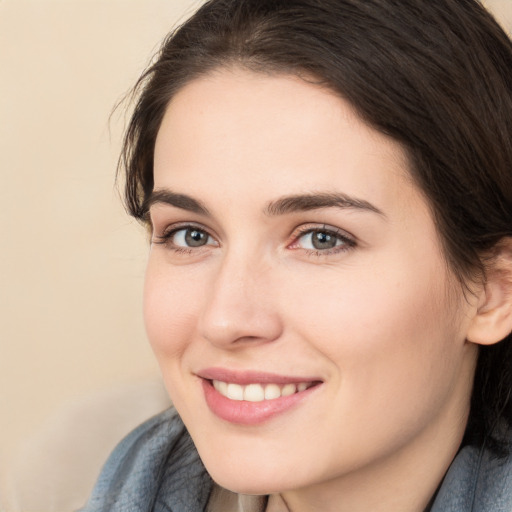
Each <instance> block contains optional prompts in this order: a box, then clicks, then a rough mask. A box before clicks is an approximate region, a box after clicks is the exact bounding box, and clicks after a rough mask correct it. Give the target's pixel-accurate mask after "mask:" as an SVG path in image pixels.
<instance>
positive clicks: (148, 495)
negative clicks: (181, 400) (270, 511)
mask: <svg viewBox="0 0 512 512" xmlns="http://www.w3.org/2000/svg"><path fill="white" fill-rule="evenodd" d="M213 488H214V484H213V482H212V480H211V478H210V477H209V476H208V474H207V472H206V470H205V469H204V466H203V465H202V463H201V461H200V459H199V456H198V454H197V451H196V449H195V447H194V445H193V443H192V440H191V439H190V436H189V435H188V432H187V431H186V429H185V427H184V425H183V423H182V422H181V420H180V418H179V416H178V415H177V413H176V411H175V410H174V409H169V410H168V411H166V412H164V413H162V414H160V415H158V416H155V417H154V418H152V419H150V420H149V421H147V422H145V423H143V424H142V425H141V426H140V427H138V428H137V429H136V430H134V431H133V432H132V433H131V434H129V435H128V436H127V437H126V438H125V439H124V440H123V441H121V443H120V444H119V445H118V446H117V448H116V449H115V450H114V452H113V453H112V455H111V456H110V458H109V459H108V461H107V463H106V464H105V466H104V468H103V470H102V473H101V475H100V477H99V480H98V482H97V483H96V486H95V488H94V491H93V493H92V496H91V498H90V500H89V502H88V504H87V505H86V506H85V507H84V508H83V509H82V510H81V512H204V511H205V510H207V508H208V510H211V503H210V504H208V502H209V498H210V494H211V492H212V489H213ZM250 500H251V501H250V503H252V505H250V506H249V507H248V508H249V509H250V510H258V509H260V510H261V509H263V510H264V502H265V499H264V498H253V497H251V498H250ZM258 504H259V505H258ZM234 509H236V510H247V509H246V508H245V507H244V506H241V507H240V508H238V507H235V508H234ZM431 512H512V457H508V458H507V459H505V460H497V459H496V458H494V457H493V456H492V455H491V454H490V453H489V452H488V451H486V450H482V449H478V448H475V447H469V446H467V447H464V448H462V450H460V452H459V453H458V455H457V456H456V458H455V460H454V461H453V463H452V465H451V466H450V469H449V470H448V473H447V474H446V476H445V478H444V480H443V482H442V484H441V487H440V489H439V492H438V494H437V496H436V499H435V501H434V504H433V506H432V508H431Z"/></svg>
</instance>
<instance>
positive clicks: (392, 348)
mask: <svg viewBox="0 0 512 512" xmlns="http://www.w3.org/2000/svg"><path fill="white" fill-rule="evenodd" d="M154 175H155V190H156V191H162V190H164V191H172V192H173V193H177V194H185V195H187V196H190V197H191V198H193V199H194V200H195V201H198V202H200V203H201V204H202V205H203V206H204V207H205V209H207V210H208V213H206V212H205V211H190V210H189V206H190V205H187V204H181V205H180V206H173V205H170V204H167V203H166V202H164V201H161V200H159V198H158V197H156V196H155V201H154V202H153V204H152V206H151V208H150V215H151V223H152V236H153V243H152V246H151V251H150V255H149V262H148V267H147V275H146V284H145V322H146V327H147V332H148V336H149V339H150V342H151V345H152V347H153V349H154V352H155V354H156V357H157V359H158V361H159V364H160V367H161V370H162V373H163V376H164V380H165V383H166V386H167V388H168V391H169V393H170V396H171V398H172V400H173V402H174V404H175V406H176V408H177V409H178V411H179V413H180V415H181V416H182V418H183V421H184V422H185V424H186V425H187V427H188V429H189V431H190V433H191V435H192V437H193V439H194V442H195V444H196V446H197V448H198V451H199V453H200V455H201V458H202V459H203V462H204V464H205V465H206V468H207V469H208V471H209V473H210V474H211V475H212V477H213V478H214V480H215V481H216V482H217V483H219V484H220V485H222V486H224V487H226V488H228V489H230V490H233V491H235V492H242V493H248V494H270V495H272V496H271V498H270V504H269V509H272V510H281V509H285V510H286V509H289V510H293V511H294V512H301V511H312V510H323V511H326V512H329V511H331V510H332V511H337V512H344V511H350V512H358V511H361V512H363V511H365V512H367V511H368V510H372V511H377V512H378V511H389V510H394V511H398V512H399V511H404V512H405V511H407V512H411V511H422V510H424V509H425V508H426V507H427V505H428V503H429V501H430V500H431V497H432V496H433V494H434V493H435V490H436V488H437V486H438V485H439V483H440V481H441V480H442V478H443V475H444V473H445V472H446V470H447V468H448V466H449V465H450V462H451V461H452V459H453V457H454V456H455V453H456V451H457V449H458V446H459V444H460V441H461V439H462V435H463V432H464V428H465V424H466V421H467V416H468V412H469V399H470V395H471V383H472V376H473V374H474V368H475V361H476V357H477V350H476V346H475V345H473V344H471V343H468V342H467V341H466V337H467V336H466V335H467V332H468V329H469V327H470V325H471V322H472V319H473V317H474V316H475V312H476V308H477V305H475V304H474V303H473V302H472V299H471V297H469V298H468V300H466V299H465V298H464V296H463V293H462V290H461V289H460V286H459V285H458V284H457V283H456V281H455V279H454V277H453V275H452V273H451V272H450V270H449V269H448V268H447V264H446V261H445V258H444V255H443V253H442V249H441V244H440V241H439V237H438V234H437V231H436V228H435V225H434V221H433V218H432V215H431V212H430V210H429V207H428V204H427V202H426V200H425V198H424V197H423V195H422V193H421V192H420V190H419V189H418V188H417V186H416V185H415V184H414V183H413V182H412V180H411V178H410V176H409V173H408V162H407V158H406V155H405V154H404V152H403V150H402V148H401V147H400V146H399V144H397V143H396V142H394V141H393V140H391V139H389V138H387V137H385V136H384V135H382V134H380V133H378V132H376V131H375V130H373V129H372V128H370V127H369V126H367V125H366V124H365V123H364V122H362V121H361V120H360V119H359V118H358V116H357V115H356V114H355V113H354V112H353V110H352V108H351V107H350V105H349V104H347V103H346V102H345V101H344V100H342V99H340V97H338V96H337V95H335V94H334V93H332V92H330V91H328V90H326V89H323V88H321V87H319V86H317V85H314V84H311V83H308V82H306V81H303V80H301V79H300V78H297V77H294V76H284V75H263V74H253V73H251V72H248V71H244V70H238V69H222V70H218V71H216V72H215V73H212V74H210V75H208V76H206V77H203V78H200V79H196V80H195V81H193V82H191V83H190V84H188V85H186V86H185V87H184V88H183V89H182V90H181V91H179V92H178V93H177V95H176V96H175V97H174V98H173V99H172V100H171V102H170V104H169V106H168V109H167V112H166V114H165V117H164V119H163V123H162V125H161V128H160V131H159V134H158V137H157V141H156V148H155V166H154ZM312 193H316V194H318V193H330V194H332V193H338V194H345V195H348V196H350V197H351V198H356V199H357V200H359V201H364V202H366V203H368V204H366V203H365V204H366V207H365V208H359V207H353V206H352V207H348V208H347V207H345V208H341V207H339V206H328V207H321V208H315V209H309V210H303V209H300V208H298V211H286V212H275V211H274V212H272V213H270V212H269V211H268V210H269V208H268V205H269V203H271V202H276V201H278V200H279V199H280V198H283V197H285V196H290V195H294V196H295V195H301V194H312ZM369 205H371V206H369ZM372 208H374V209H375V210H378V212H376V211H372ZM196 210H197V208H196ZM188 224H192V225H193V226H194V227H195V228H196V229H200V230H203V231H204V233H205V235H204V236H205V238H204V240H205V242H206V243H205V245H201V246H198V247H188V246H187V243H186V240H185V238H184V236H183V235H184V234H185V231H177V232H176V233H175V235H174V236H171V237H170V238H168V239H167V240H165V241H164V240H163V239H162V237H163V235H164V234H166V233H169V232H170V231H172V230H173V229H174V230H179V229H184V227H183V226H185V228H186V226H187V225H188ZM308 229H309V230H311V229H316V230H317V231H320V232H325V230H329V231H330V232H331V233H334V235H332V236H334V238H335V239H336V240H337V242H336V246H335V247H334V248H333V249H329V250H325V249H321V250H318V249H315V247H313V245H312V243H311V235H310V234H304V231H305V230H308ZM301 230H302V231H301ZM338 236H341V238H337V237H338ZM347 240H348V241H347ZM208 367H222V368H228V369H235V370H257V371H264V372H272V373H277V374H280V375H288V376H289V375H293V376H304V377H306V376H307V377H310V376H315V377H318V378H319V379H321V381H322V384H321V385H320V386H318V387H317V388H316V389H315V391H314V392H313V393H311V394H310V395H309V396H308V397H307V399H305V400H303V401H302V402H301V403H300V404H299V405H298V406H297V407H295V408H293V409H291V410H289V411H286V412H285V413H284V414H281V415H278V416H275V417H273V418H271V419H270V420H268V421H266V422H264V423H262V424H259V425H252V426H248V425H235V424H232V423H229V422H226V421H224V420H222V419H220V418H218V417H217V416H215V415H214V414H213V413H212V412H211V411H210V409H209V408H208V407H207V405H206V402H205V398H204V393H203V390H202V386H201V379H200V378H199V377H198V376H197V373H198V372H200V371H201V370H202V369H204V368H208Z"/></svg>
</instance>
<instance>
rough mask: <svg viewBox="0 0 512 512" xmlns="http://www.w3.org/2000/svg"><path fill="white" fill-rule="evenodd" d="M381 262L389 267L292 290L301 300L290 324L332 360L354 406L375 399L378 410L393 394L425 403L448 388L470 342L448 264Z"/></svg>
mask: <svg viewBox="0 0 512 512" xmlns="http://www.w3.org/2000/svg"><path fill="white" fill-rule="evenodd" d="M379 268H380V269H382V268H385V269H386V271H385V272H382V271H380V272H379V271H373V272H372V271H368V267H366V268H365V271H364V272H358V271H356V270H355V269H352V271H351V272H344V273H343V275H342V274H339V275H337V276H334V277H333V278H332V279H330V280H326V281H325V282H322V280H319V279H316V280H314V282H313V280H312V281H311V283H310V286H308V288H307V290H308V292H307V294H305V293H303V294H302V295H300V294H299V293H298V290H295V291H294V290H291V296H295V297H298V296H299V297H301V298H300V299H299V300H295V301H294V302H293V304H294V307H293V318H294V320H293V321H290V322H288V323H289V324H292V325H293V328H294V329H295V330H296V333H297V334H298V335H300V336H301V337H302V338H303V339H305V340H306V341H307V343H309V344H310V345H313V346H314V347H315V348H316V350H317V351H318V352H319V353H320V354H321V355H322V356H323V357H325V358H327V359H328V360H329V361H330V365H331V368H332V370H333V372H334V374H335V375H337V378H339V379H340V381H341V382H342V383H343V385H342V386H340V387H339V390H340V392H341V393H346V396H345V399H346V400H348V401H350V402H352V401H353V402H354V405H357V404H358V401H362V402H359V405H358V407H359V409H361V403H366V404H369V401H371V402H372V403H373V404H374V405H375V407H377V408H380V407H382V405H383V404H386V405H389V403H390V402H389V401H390V400H392V401H394V402H395V403H397V404H398V405H399V403H400V401H402V402H403V401H404V400H405V401H406V402H409V406H410V405H411V403H413V402H414V400H416V399H418V398H419V397H420V396H421V397H422V401H423V402H424V401H425V400H424V398H425V396H424V395H425V393H427V391H426V390H428V393H429V395H430V396H432V397H436V396H439V395H440V394H442V393H446V392H447V389H448V388H449V386H450V383H451V381H452V379H453V378H454V376H455V374H456V372H457V365H458V364H460V359H461V353H462V349H463V345H464V336H463V334H462V330H463V329H461V328H460V326H458V325H457V324H458V323H460V322H457V316H458V315H457V308H456V307H454V305H453V304H451V303H450V301H449V300H448V297H447V294H446V291H445V289H444V280H443V279H442V278H441V279H440V274H442V270H439V269H442V268H443V266H442V265H440V266H437V265H434V266H433V268H430V269H418V268H417V267H415V266H411V270H410V272H408V271H407V266H406V265H405V264H402V265H400V264H398V263H397V264H396V268H397V269H399V271H397V272H394V271H393V268H392V266H391V265H387V266H384V267H382V266H380V267H379ZM434 269H435V272H432V270H434ZM422 270H423V271H422ZM425 270H426V271H425ZM436 272H437V275H436ZM432 282H437V283H439V286H438V288H437V289H434V288H432V285H431V283H432ZM397 398H399V400H398V401H397V400H396V399H397ZM433 399H434V398H433Z"/></svg>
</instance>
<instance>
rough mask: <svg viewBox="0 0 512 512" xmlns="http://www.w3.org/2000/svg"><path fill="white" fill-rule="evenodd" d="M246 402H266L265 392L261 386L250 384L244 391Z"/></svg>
mask: <svg viewBox="0 0 512 512" xmlns="http://www.w3.org/2000/svg"><path fill="white" fill-rule="evenodd" d="M244 400H247V402H261V401H263V400H265V390H264V389H263V386H262V385H261V384H249V385H248V386H245V389H244Z"/></svg>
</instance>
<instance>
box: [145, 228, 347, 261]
mask: <svg viewBox="0 0 512 512" xmlns="http://www.w3.org/2000/svg"><path fill="white" fill-rule="evenodd" d="M187 230H195V231H198V232H200V233H204V235H205V236H207V237H208V238H212V239H214V237H213V236H212V235H211V234H210V233H209V232H208V231H207V230H206V229H204V228H203V227H202V226H200V225H195V224H181V225H178V226H171V227H170V228H168V229H167V230H165V231H164V232H163V233H162V234H161V235H153V239H152V243H153V244H157V245H167V246H169V249H171V250H172V251H174V252H175V253H177V254H191V253H193V252H195V251H199V250H201V249H203V248H205V247H207V246H209V245H210V246H211V245H212V244H208V241H207V243H206V244H204V245H202V246H198V247H184V246H181V245H176V244H175V243H173V242H172V238H173V237H174V236H175V235H176V233H179V232H180V231H187ZM314 233H322V234H325V235H328V236H332V237H334V238H335V239H336V241H337V242H338V241H340V242H341V244H340V245H336V246H335V247H333V248H331V249H322V250H320V249H316V250H315V249H304V248H301V247H300V246H299V241H300V239H301V238H303V237H304V236H306V235H309V234H311V235H313V234H314ZM292 240H293V241H292V242H291V243H290V244H288V245H287V248H289V249H292V250H301V249H302V250H303V251H304V252H306V253H307V254H308V255H310V256H317V257H322V256H329V255H332V254H338V253H342V252H346V251H349V250H351V249H353V248H354V247H356V245H357V242H356V240H355V239H354V238H353V237H351V236H350V235H349V234H348V233H346V232H345V231H342V230H339V229H336V228H333V227H329V226H326V225H324V226H318V225H305V226H301V227H300V228H298V230H296V231H295V232H294V233H293V234H292ZM217 246H218V243H217Z"/></svg>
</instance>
